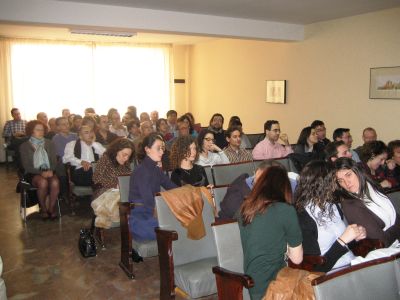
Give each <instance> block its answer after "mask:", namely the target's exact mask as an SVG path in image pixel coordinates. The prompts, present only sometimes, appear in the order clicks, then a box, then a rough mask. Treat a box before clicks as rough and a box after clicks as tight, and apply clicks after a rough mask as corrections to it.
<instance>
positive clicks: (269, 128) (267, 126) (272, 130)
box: [264, 120, 281, 143]
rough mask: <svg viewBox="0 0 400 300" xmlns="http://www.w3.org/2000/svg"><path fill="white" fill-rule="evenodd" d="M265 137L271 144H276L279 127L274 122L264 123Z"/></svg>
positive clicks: (276, 122) (279, 132)
mask: <svg viewBox="0 0 400 300" xmlns="http://www.w3.org/2000/svg"><path fill="white" fill-rule="evenodd" d="M264 132H265V137H266V138H267V139H268V140H270V141H271V142H274V143H275V142H277V141H278V140H279V136H280V134H281V127H280V126H279V122H278V121H276V120H268V121H267V122H265V123H264Z"/></svg>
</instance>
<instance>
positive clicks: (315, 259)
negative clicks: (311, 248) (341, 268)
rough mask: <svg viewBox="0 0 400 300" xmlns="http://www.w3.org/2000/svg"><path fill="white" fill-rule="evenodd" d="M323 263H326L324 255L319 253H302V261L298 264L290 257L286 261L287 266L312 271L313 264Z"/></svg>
mask: <svg viewBox="0 0 400 300" xmlns="http://www.w3.org/2000/svg"><path fill="white" fill-rule="evenodd" d="M324 263H326V257H324V256H320V255H304V256H303V261H302V262H301V263H300V264H298V265H296V264H294V263H293V262H292V261H291V260H290V259H289V261H288V265H289V267H291V268H293V269H303V270H307V271H312V270H313V269H314V267H315V266H318V265H323V264H324Z"/></svg>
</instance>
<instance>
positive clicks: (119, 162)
mask: <svg viewBox="0 0 400 300" xmlns="http://www.w3.org/2000/svg"><path fill="white" fill-rule="evenodd" d="M133 158H134V146H133V143H132V142H131V141H130V140H129V139H127V138H118V139H116V140H114V141H113V142H112V143H111V144H110V145H109V146H108V147H107V150H106V152H104V154H103V156H102V157H101V158H100V159H99V161H98V162H97V165H96V170H95V171H94V174H93V199H96V198H97V197H99V196H100V195H101V194H103V193H104V192H105V191H106V190H108V189H111V188H118V176H123V175H130V174H131V172H132V170H131V166H130V164H131V162H132V160H133Z"/></svg>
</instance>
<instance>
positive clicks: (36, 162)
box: [29, 136, 50, 170]
mask: <svg viewBox="0 0 400 300" xmlns="http://www.w3.org/2000/svg"><path fill="white" fill-rule="evenodd" d="M29 141H30V142H31V143H32V145H33V147H34V148H35V153H33V167H34V168H35V169H39V170H48V169H50V162H49V157H48V155H47V152H46V150H45V149H44V138H42V139H38V138H35V137H33V136H31V137H30V139H29Z"/></svg>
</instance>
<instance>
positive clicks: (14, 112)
mask: <svg viewBox="0 0 400 300" xmlns="http://www.w3.org/2000/svg"><path fill="white" fill-rule="evenodd" d="M11 116H12V118H13V120H14V121H19V120H21V113H20V112H19V109H18V108H15V107H14V108H12V109H11Z"/></svg>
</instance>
